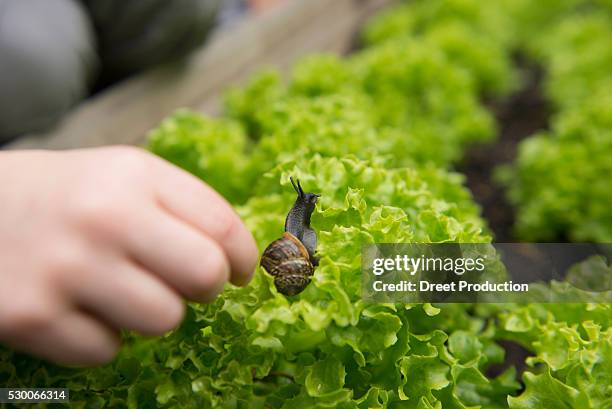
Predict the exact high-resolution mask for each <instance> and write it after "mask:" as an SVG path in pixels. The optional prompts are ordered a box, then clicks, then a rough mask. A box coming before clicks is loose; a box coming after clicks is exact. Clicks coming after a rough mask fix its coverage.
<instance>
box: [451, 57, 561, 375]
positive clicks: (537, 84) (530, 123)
mask: <svg viewBox="0 0 612 409" xmlns="http://www.w3.org/2000/svg"><path fill="white" fill-rule="evenodd" d="M516 66H517V67H519V70H520V71H521V74H522V75H521V76H522V78H523V83H522V87H521V88H520V89H519V90H518V91H517V92H515V93H514V94H513V95H512V96H510V97H509V98H508V99H507V100H505V101H502V102H493V103H489V104H487V105H488V106H489V108H490V110H491V111H492V112H493V113H494V115H495V118H496V120H497V124H498V127H499V135H498V139H497V140H496V141H495V142H494V143H491V144H488V145H480V146H474V147H472V148H471V149H469V150H468V152H467V154H466V156H465V159H464V160H463V161H462V163H461V164H459V166H457V170H458V171H459V172H461V173H463V174H465V175H466V178H467V180H466V184H467V186H468V188H469V189H470V190H471V191H472V194H473V195H474V199H475V200H476V202H477V203H478V204H479V205H480V206H481V207H482V215H483V217H484V218H485V219H486V220H487V221H488V223H489V227H490V228H491V230H492V232H493V234H494V241H496V242H498V243H512V242H515V241H517V240H516V238H515V237H514V235H513V225H514V220H515V211H514V208H513V207H512V206H511V205H510V203H509V202H508V200H507V198H506V192H505V189H504V188H503V187H501V186H500V185H499V184H498V183H497V182H496V181H495V180H494V172H495V169H496V168H497V167H498V166H500V165H504V164H510V163H512V162H514V160H515V158H516V155H517V148H518V144H519V143H520V142H521V141H522V140H523V139H525V138H527V137H529V136H530V135H533V134H534V133H536V132H538V131H541V130H545V129H547V127H548V121H549V118H550V110H549V107H548V104H547V103H546V101H545V99H544V95H543V92H542V79H543V71H542V69H541V68H539V67H537V66H533V65H531V64H529V63H527V62H526V61H525V59H523V58H521V57H520V56H517V57H516ZM498 344H499V345H500V346H502V347H503V348H504V349H505V350H506V354H505V359H504V362H503V363H500V364H496V365H491V366H490V367H489V368H488V370H487V376H489V377H491V378H493V377H496V376H498V375H500V374H501V373H502V372H504V371H505V370H506V369H508V368H509V367H511V366H514V367H515V368H516V370H517V380H520V378H521V374H522V373H523V371H524V370H525V369H526V363H525V360H526V359H527V357H529V356H530V355H532V354H531V353H530V352H529V351H528V350H527V349H525V348H524V347H522V346H521V345H519V344H517V343H515V342H513V341H509V340H499V341H498Z"/></svg>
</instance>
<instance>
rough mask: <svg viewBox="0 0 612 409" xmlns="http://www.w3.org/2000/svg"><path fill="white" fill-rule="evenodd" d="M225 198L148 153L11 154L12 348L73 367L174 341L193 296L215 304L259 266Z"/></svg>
mask: <svg viewBox="0 0 612 409" xmlns="http://www.w3.org/2000/svg"><path fill="white" fill-rule="evenodd" d="M256 261H257V248H256V246H255V242H254V240H253V237H252V236H251V234H250V233H249V232H248V231H247V229H246V228H245V226H244V225H243V224H242V222H241V221H240V219H239V218H238V216H237V215H236V214H235V213H234V211H233V210H232V208H231V207H230V206H229V204H228V203H227V202H225V200H224V199H222V198H221V196H219V195H218V194H217V193H216V192H215V191H213V190H212V189H211V188H210V187H208V186H206V185H205V184H203V183H202V182H200V181H199V180H197V179H196V178H195V177H193V176H191V175H189V174H187V173H186V172H184V171H182V170H180V169H178V168H176V167H174V166H172V165H170V164H168V163H166V162H164V161H163V160H161V159H158V158H156V157H154V156H152V155H150V154H148V153H146V152H144V151H142V150H139V149H136V148H129V147H112V148H100V149H90V150H76V151H67V152H46V151H22V152H0V341H2V342H5V343H6V344H7V345H9V346H11V347H14V348H16V349H20V350H22V351H26V352H29V353H32V354H36V355H39V356H41V357H43V358H46V359H50V360H52V361H55V362H58V363H63V364H85V365H87V364H97V363H102V362H105V361H108V360H110V359H112V357H113V356H114V355H115V353H116V352H117V348H118V345H119V338H118V330H119V329H129V330H135V331H138V332H140V333H143V334H162V333H164V332H166V331H168V330H170V329H172V328H174V327H175V326H177V325H178V324H179V323H180V321H181V318H182V316H183V310H184V305H183V302H182V298H183V297H185V298H188V299H190V300H196V301H210V300H212V299H213V298H214V297H215V296H216V295H217V294H218V293H219V292H220V291H221V290H222V287H223V284H224V283H225V282H226V281H227V280H231V282H232V283H235V284H239V285H242V284H245V283H247V282H248V281H249V280H250V278H251V274H252V272H253V270H254V269H255V265H256Z"/></svg>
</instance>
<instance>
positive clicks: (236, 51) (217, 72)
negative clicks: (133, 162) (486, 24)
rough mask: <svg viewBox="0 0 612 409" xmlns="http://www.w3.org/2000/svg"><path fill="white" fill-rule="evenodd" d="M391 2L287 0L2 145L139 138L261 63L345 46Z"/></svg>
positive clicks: (213, 108) (215, 98)
mask: <svg viewBox="0 0 612 409" xmlns="http://www.w3.org/2000/svg"><path fill="white" fill-rule="evenodd" d="M392 2H393V0H334V1H331V0H290V1H287V2H286V3H285V4H283V5H281V6H280V7H278V8H276V9H274V10H271V11H269V12H267V13H265V14H262V15H260V16H253V17H249V18H247V19H245V21H244V22H242V23H241V24H238V25H236V26H234V27H231V28H230V29H227V30H222V31H221V32H220V33H218V34H217V35H215V36H214V37H213V38H212V39H211V41H210V42H209V43H208V45H207V46H205V47H204V48H203V49H202V50H200V51H199V52H197V53H195V54H194V55H193V56H192V58H191V59H190V60H189V61H188V62H186V63H184V64H183V65H174V66H167V67H163V68H158V69H154V70H152V71H149V72H147V73H144V74H141V75H139V76H137V77H135V78H132V79H129V80H127V81H125V82H124V83H121V84H119V85H116V86H114V87H113V88H110V89H109V90H107V91H105V92H103V93H101V94H99V95H97V96H96V97H94V98H92V99H90V100H88V101H86V102H84V103H82V104H81V105H79V106H78V107H77V108H76V109H75V110H74V111H73V112H72V113H71V114H70V115H68V116H67V117H66V118H65V120H64V121H63V122H62V123H61V124H60V126H59V127H58V128H57V129H56V130H54V131H53V132H50V133H48V134H46V135H31V136H26V137H24V138H21V139H19V140H17V141H16V142H13V143H12V144H11V145H9V146H8V147H7V148H9V149H32V148H34V149H41V148H42V149H68V148H77V147H94V146H102V145H109V144H141V143H142V142H143V141H144V137H145V135H146V132H147V131H148V130H149V129H151V128H153V127H155V126H156V125H157V124H158V123H159V122H160V121H161V120H162V119H163V118H164V117H166V116H167V115H168V114H170V113H171V112H172V111H174V110H175V109H177V108H179V107H190V108H193V109H198V110H202V111H204V112H206V113H209V114H217V113H219V111H220V96H221V95H222V93H223V91H224V90H225V89H227V88H228V86H230V85H232V84H235V83H237V82H240V81H242V80H244V79H245V78H246V77H248V76H249V75H250V74H251V73H252V72H253V71H254V70H257V69H259V68H261V67H262V66H266V65H268V66H276V67H279V68H281V69H287V68H288V67H289V66H290V65H291V63H292V62H293V61H295V60H296V59H297V58H299V57H301V56H303V55H305V54H309V53H313V52H336V53H343V52H346V51H348V50H349V49H350V47H351V46H352V44H353V41H354V38H355V35H356V33H357V32H358V29H359V27H360V26H361V25H362V23H363V21H364V20H365V19H366V18H367V17H369V16H370V15H371V14H372V13H373V12H374V11H375V10H377V9H379V8H381V7H384V6H386V5H388V4H390V3H392Z"/></svg>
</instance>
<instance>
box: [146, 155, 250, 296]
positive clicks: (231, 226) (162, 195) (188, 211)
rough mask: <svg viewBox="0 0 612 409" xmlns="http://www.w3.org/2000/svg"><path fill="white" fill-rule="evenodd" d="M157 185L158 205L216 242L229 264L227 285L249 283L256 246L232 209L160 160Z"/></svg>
mask: <svg viewBox="0 0 612 409" xmlns="http://www.w3.org/2000/svg"><path fill="white" fill-rule="evenodd" d="M159 161H160V163H161V165H162V166H159V169H158V172H157V173H158V175H156V176H157V181H158V183H157V185H156V192H155V193H156V196H157V199H158V200H159V203H160V205H161V206H162V207H163V208H164V209H165V210H166V211H168V212H170V213H171V214H173V215H174V216H175V217H178V218H179V219H181V220H183V221H184V222H186V223H188V224H190V225H192V226H193V227H195V228H196V229H198V230H200V231H202V232H203V233H205V234H206V235H208V236H209V237H210V238H212V239H213V240H214V241H216V242H217V243H218V244H219V245H220V246H221V248H222V249H223V251H224V252H225V253H226V256H227V258H228V260H229V263H230V267H231V270H232V273H231V279H230V281H231V282H232V283H233V284H236V285H244V284H246V283H248V282H249V281H250V279H251V276H252V275H253V272H254V271H255V267H256V265H257V259H258V251H257V246H256V244H255V239H254V238H253V235H252V234H251V233H250V232H249V231H248V229H247V228H246V226H245V225H244V223H243V222H242V220H241V219H240V217H239V216H238V215H237V214H236V212H235V211H234V209H233V208H232V207H231V205H230V204H229V203H228V202H227V201H226V200H225V199H224V198H223V197H222V196H221V195H220V194H219V193H217V192H216V191H215V190H214V189H212V188H211V187H210V186H208V185H207V184H206V183H204V182H202V181H201V180H199V179H197V178H196V177H195V176H193V175H191V174H189V173H187V172H185V171H183V170H182V169H179V168H177V167H175V166H173V165H171V164H169V163H167V162H165V161H163V160H161V159H159Z"/></svg>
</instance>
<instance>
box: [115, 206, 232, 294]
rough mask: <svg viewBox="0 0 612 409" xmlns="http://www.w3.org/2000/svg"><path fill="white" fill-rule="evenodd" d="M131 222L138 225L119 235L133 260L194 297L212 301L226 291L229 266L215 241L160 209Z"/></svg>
mask: <svg viewBox="0 0 612 409" xmlns="http://www.w3.org/2000/svg"><path fill="white" fill-rule="evenodd" d="M132 222H133V226H135V227H136V228H133V229H129V230H128V231H126V232H125V233H124V234H123V235H122V236H121V237H120V238H119V240H124V241H125V242H124V247H125V248H126V249H127V252H128V256H129V257H131V259H133V260H135V261H136V262H137V263H138V264H140V265H142V266H143V267H144V268H145V269H146V270H148V271H150V272H151V273H153V274H155V275H157V276H158V277H160V278H161V279H162V280H163V281H164V282H166V283H167V284H168V285H170V286H171V287H172V288H174V289H176V290H177V291H178V292H179V293H180V294H182V295H183V296H185V297H187V298H189V299H191V300H195V301H211V300H213V299H214V298H215V297H216V296H217V295H218V294H219V293H220V292H221V291H222V290H223V286H224V284H225V283H226V282H227V280H228V279H229V275H230V267H229V263H228V260H227V258H226V256H225V253H224V252H223V249H221V247H220V246H219V245H218V244H217V243H216V242H215V241H214V240H212V239H211V238H209V237H207V236H206V235H205V234H203V233H202V232H201V231H199V230H196V229H195V228H193V227H191V226H190V225H189V224H187V223H184V222H183V221H181V220H179V219H177V218H176V217H173V216H171V215H169V214H168V213H166V212H164V211H162V210H161V209H158V208H152V209H149V210H147V211H142V212H141V213H139V214H137V215H134V219H133V220H132Z"/></svg>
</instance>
